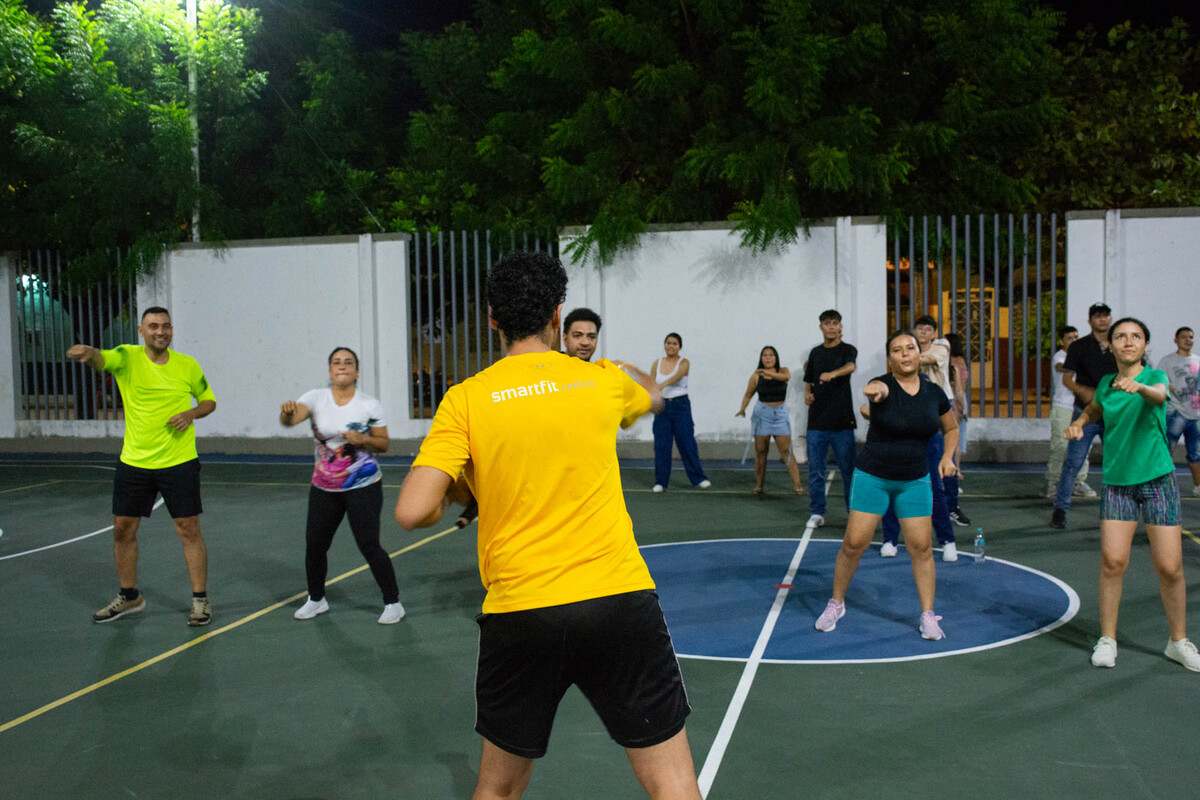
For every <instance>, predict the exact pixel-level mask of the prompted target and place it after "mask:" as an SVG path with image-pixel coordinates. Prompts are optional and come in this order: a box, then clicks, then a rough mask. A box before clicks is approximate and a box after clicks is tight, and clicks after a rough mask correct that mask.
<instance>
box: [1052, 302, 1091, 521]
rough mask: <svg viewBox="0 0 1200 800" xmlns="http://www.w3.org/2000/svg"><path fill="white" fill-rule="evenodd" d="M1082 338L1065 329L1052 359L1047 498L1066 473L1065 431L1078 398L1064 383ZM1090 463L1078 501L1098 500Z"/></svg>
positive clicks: (1079, 484) (1073, 329) (1074, 330)
mask: <svg viewBox="0 0 1200 800" xmlns="http://www.w3.org/2000/svg"><path fill="white" fill-rule="evenodd" d="M1078 338H1079V330H1078V329H1077V328H1076V327H1075V326H1074V325H1064V326H1062V327H1061V328H1059V329H1058V351H1057V352H1056V353H1055V354H1054V356H1053V357H1052V359H1051V364H1052V367H1053V371H1052V373H1051V377H1050V380H1051V381H1052V383H1053V385H1054V398H1053V400H1052V401H1051V404H1050V458H1049V459H1048V460H1047V462H1046V497H1047V498H1048V499H1050V500H1053V499H1054V494H1055V492H1056V491H1057V489H1058V477H1059V475H1060V474H1061V473H1062V465H1063V459H1064V458H1065V457H1066V455H1067V440H1066V437H1064V436H1063V431H1065V430H1066V429H1067V427H1068V426H1070V424H1071V420H1072V419H1074V418H1075V394H1074V392H1072V391H1071V390H1070V389H1068V388H1067V387H1066V384H1064V383H1063V373H1065V372H1066V371H1067V370H1066V368H1065V367H1064V366H1063V365H1064V364H1065V363H1066V361H1067V348H1068V347H1070V346H1071V343H1072V342H1074V341H1075V340H1076V339H1078ZM1087 476H1088V462H1087V459H1086V458H1085V459H1084V460H1083V466H1082V467H1081V468H1080V470H1079V475H1078V476H1077V477H1076V478H1075V487H1074V489H1073V490H1072V494H1074V495H1075V496H1076V497H1095V496H1096V492H1095V490H1094V489H1092V487H1090V486H1088V484H1087Z"/></svg>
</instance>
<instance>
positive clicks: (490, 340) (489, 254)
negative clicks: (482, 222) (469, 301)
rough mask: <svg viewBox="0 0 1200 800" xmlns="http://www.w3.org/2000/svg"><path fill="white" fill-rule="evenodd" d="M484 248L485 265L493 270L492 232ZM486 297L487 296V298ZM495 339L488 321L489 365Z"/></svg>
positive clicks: (489, 269) (489, 232)
mask: <svg viewBox="0 0 1200 800" xmlns="http://www.w3.org/2000/svg"><path fill="white" fill-rule="evenodd" d="M484 249H485V250H486V260H485V262H484V266H485V267H487V270H488V272H491V270H492V232H491V231H488V232H487V233H486V234H485V242H484ZM485 299H486V298H485ZM494 339H495V334H493V333H492V323H491V322H488V365H491V364H492V362H493V361H494V360H495V355H494V354H493V353H492V343H493V340H494Z"/></svg>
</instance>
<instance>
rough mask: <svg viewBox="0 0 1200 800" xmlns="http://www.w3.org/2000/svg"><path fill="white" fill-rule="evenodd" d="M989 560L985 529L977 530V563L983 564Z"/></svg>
mask: <svg viewBox="0 0 1200 800" xmlns="http://www.w3.org/2000/svg"><path fill="white" fill-rule="evenodd" d="M986 560H987V540H986V539H984V538H983V528H976V529H975V563H976V564H982V563H983V562H984V561H986Z"/></svg>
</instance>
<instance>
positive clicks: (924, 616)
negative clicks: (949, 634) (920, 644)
mask: <svg viewBox="0 0 1200 800" xmlns="http://www.w3.org/2000/svg"><path fill="white" fill-rule="evenodd" d="M941 619H942V618H941V617H939V616H938V615H936V614H934V613H933V612H932V611H922V612H921V626H920V627H919V628H918V630H919V631H921V638H922V639H932V640H933V641H935V642H936V641H937V640H939V639H945V638H946V634H945V632H944V631H943V630H942V626H941V625H938V622H940V621H941Z"/></svg>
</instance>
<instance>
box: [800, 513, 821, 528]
mask: <svg viewBox="0 0 1200 800" xmlns="http://www.w3.org/2000/svg"><path fill="white" fill-rule="evenodd" d="M824 524H825V517H824V516H822V515H821V514H813V515H812V516H811V517H809V518H808V524H807V525H806V526H805V527H808V528H819V527H821V526H822V525H824Z"/></svg>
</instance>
